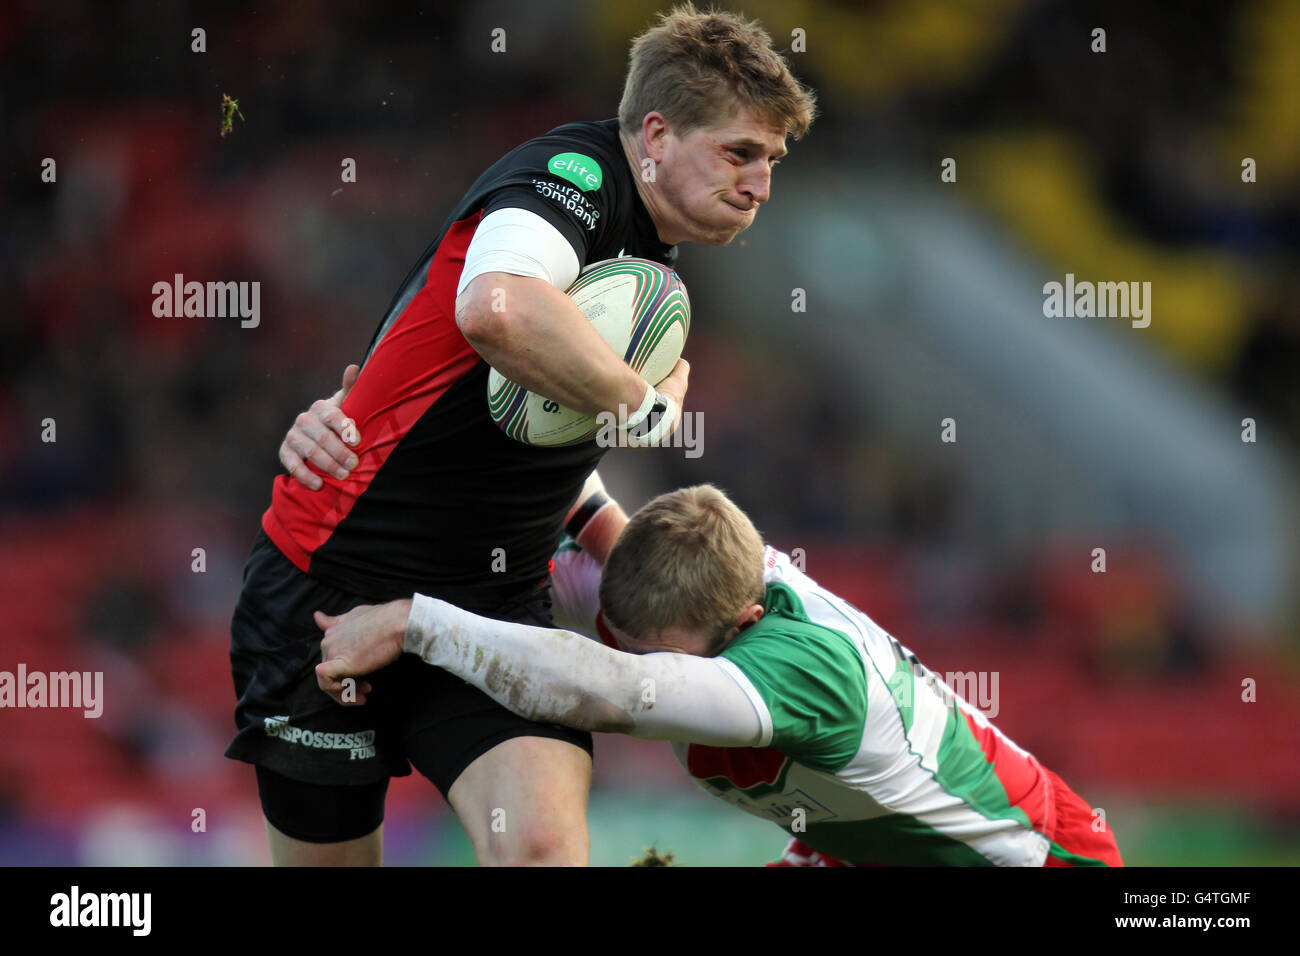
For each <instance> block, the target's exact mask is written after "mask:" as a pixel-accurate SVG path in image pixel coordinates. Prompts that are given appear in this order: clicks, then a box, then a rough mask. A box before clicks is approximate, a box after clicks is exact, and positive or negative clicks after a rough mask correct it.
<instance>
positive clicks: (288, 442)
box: [280, 365, 361, 491]
mask: <svg viewBox="0 0 1300 956" xmlns="http://www.w3.org/2000/svg"><path fill="white" fill-rule="evenodd" d="M360 374H361V367H360V366H359V365H349V366H348V367H347V368H346V369H344V370H343V387H342V388H340V389H339V390H338V391H337V392H335V393H334V395H333V396H332V397H330V398H322V399H317V400H316V401H315V402H313V403H312V406H311V408H309V409H307V411H305V412H303V413H301V414H300V415H299V416H298V417H297V418H296V419H295V420H294V423H293V427H292V428H290V429H289V431H288V432H287V433H286V434H285V436H284V441H283V442H281V443H280V464H282V465H284V470H285V471H287V472H288V473H289V474H290V475H292V476H293V477H294V478H296V479H298V481H300V482H301V483H302V484H304V485H306V486H307V487H308V488H310V489H311V490H312V491H315V490H317V489H318V488H320V486H321V484H322V482H321V480H320V476H319V475H317V474H316V473H315V472H314V471H312V470H311V469H310V468H308V467H307V464H306V463H307V462H308V461H310V462H311V463H312V464H313V465H315V466H316V467H317V468H319V469H320V470H321V471H322V472H325V473H326V474H330V475H333V476H334V477H335V478H338V479H339V480H340V481H341V480H343V479H344V478H346V477H347V476H348V475H349V474H350V473H351V472H352V469H353V468H355V467H357V456H356V455H355V454H353V452H352V451H351V449H350V448H349V447H348V446H349V445H351V446H353V447H355V446H356V445H357V444H358V443H359V442H360V441H361V435H360V433H359V432H358V431H357V425H356V422H354V421H353V420H352V419H350V418H348V417H347V415H345V414H343V409H342V408H341V407H340V406H342V404H343V399H345V398H347V396H348V392H350V391H351V390H352V386H353V385H354V384H355V383H356V381H357V377H358V376H359V375H360Z"/></svg>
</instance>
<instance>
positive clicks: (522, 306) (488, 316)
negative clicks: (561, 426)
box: [456, 272, 646, 415]
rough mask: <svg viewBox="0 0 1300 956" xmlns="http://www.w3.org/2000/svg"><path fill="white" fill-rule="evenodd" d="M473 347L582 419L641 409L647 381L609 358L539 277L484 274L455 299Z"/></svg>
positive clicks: (573, 309)
mask: <svg viewBox="0 0 1300 956" xmlns="http://www.w3.org/2000/svg"><path fill="white" fill-rule="evenodd" d="M456 321H457V323H458V324H459V326H460V329H461V331H462V333H463V334H464V335H465V338H466V339H467V340H468V341H469V343H470V345H472V346H473V347H474V350H475V351H476V352H478V353H479V355H481V356H482V357H483V359H484V360H485V361H486V362H487V363H488V364H489V365H491V366H492V367H493V368H495V369H496V370H497V371H498V372H500V373H501V374H502V375H504V376H505V377H506V378H508V379H510V380H511V381H513V382H516V383H518V384H519V385H522V386H523V387H524V388H526V389H528V390H529V391H533V392H536V393H537V394H539V395H543V396H545V397H546V398H550V399H553V400H555V401H557V402H559V403H560V404H561V405H564V406H566V407H568V408H572V409H574V410H575V411H578V412H582V413H583V414H584V415H596V414H599V413H600V412H604V411H608V412H613V413H614V414H618V412H619V406H620V405H622V406H625V407H626V408H627V410H628V413H629V414H630V413H632V412H634V411H636V410H637V409H638V408H640V407H641V405H642V403H643V401H644V400H645V397H646V382H645V379H643V378H642V377H641V376H640V375H638V374H637V373H636V372H634V371H633V370H632V369H631V368H630V367H629V366H628V364H627V363H626V362H624V361H623V360H622V359H621V358H620V357H619V356H618V355H617V354H615V353H614V351H613V349H611V348H610V347H609V346H608V345H607V344H606V343H605V340H604V339H602V338H601V337H600V333H599V332H597V331H596V330H595V328H593V327H592V325H591V323H590V322H589V321H587V318H586V317H585V316H584V315H583V314H582V312H581V311H580V310H579V309H578V307H577V306H576V305H575V304H574V302H573V300H572V299H570V298H569V297H568V296H567V295H565V294H564V293H563V292H561V291H560V290H559V289H557V288H555V287H554V286H552V285H550V284H549V283H547V282H545V281H543V280H541V279H533V278H528V277H524V276H514V275H509V274H507V273H503V272H490V273H485V274H483V275H481V276H478V277H477V278H475V279H474V281H473V282H471V283H470V284H469V286H468V287H467V288H466V289H465V291H464V292H463V293H462V294H461V296H460V298H459V299H457V301H456Z"/></svg>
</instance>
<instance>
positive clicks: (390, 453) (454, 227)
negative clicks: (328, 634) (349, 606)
mask: <svg viewBox="0 0 1300 956" xmlns="http://www.w3.org/2000/svg"><path fill="white" fill-rule="evenodd" d="M503 208H520V209H527V210H529V211H531V212H534V213H536V214H538V215H539V216H541V217H543V218H544V219H546V220H547V221H548V222H550V223H551V224H553V225H554V226H555V227H556V228H557V229H558V230H559V231H560V233H561V234H563V235H564V237H565V238H566V239H567V240H568V241H569V242H570V243H571V244H572V246H573V249H574V252H575V253H576V254H577V256H578V261H579V263H581V265H583V266H586V265H588V264H589V263H592V262H597V261H600V260H602V259H612V258H614V257H616V256H619V255H629V256H640V257H642V258H646V259H653V260H655V261H657V262H662V263H664V264H666V265H671V264H672V263H673V261H674V260H675V258H676V251H677V250H676V248H675V247H672V246H667V245H665V244H664V243H662V242H660V241H659V237H658V235H657V233H656V231H655V227H654V223H653V221H652V220H651V218H650V215H649V213H648V212H647V211H646V208H645V205H644V204H643V203H642V202H641V198H640V196H639V195H638V194H637V190H636V183H635V181H634V179H633V173H632V169H631V167H630V166H629V164H628V161H627V158H626V156H625V154H624V152H623V148H622V146H621V144H620V142H619V137H618V121H617V120H614V119H611V120H605V121H603V122H597V123H570V124H568V125H565V126H561V127H558V128H557V129H553V130H551V131H550V132H549V133H547V134H546V135H545V136H539V137H537V138H536V139H532V140H529V141H528V142H526V143H524V144H523V145H522V146H519V147H517V148H516V149H514V150H512V151H511V152H509V153H508V154H506V156H504V157H503V158H502V159H500V160H499V161H498V162H496V163H495V164H493V165H492V166H491V168H489V169H488V170H487V172H485V173H484V174H483V175H482V176H480V177H479V178H478V180H477V181H476V182H475V183H474V185H473V186H471V187H470V189H469V192H467V193H466V194H465V197H464V198H463V199H462V200H461V201H460V203H459V204H458V205H457V206H456V209H455V211H453V212H452V214H451V216H450V217H449V218H448V219H447V221H446V223H445V224H444V225H443V227H442V231H441V232H440V233H439V234H438V237H437V238H436V239H435V240H434V241H433V242H432V243H431V244H430V245H429V247H428V248H427V249H425V251H424V253H423V255H421V256H420V259H419V261H418V262H416V264H415V266H414V267H413V268H412V269H411V271H410V272H409V273H408V274H407V277H406V279H405V280H404V281H403V282H402V285H401V287H400V288H399V289H398V290H397V294H396V295H395V296H394V297H393V301H392V303H391V304H390V305H389V307H388V311H387V312H386V314H385V315H384V318H383V321H382V322H380V323H379V327H378V329H376V331H375V334H374V336H373V338H372V339H371V342H370V346H369V348H368V350H367V353H366V359H365V363H364V365H363V366H362V369H361V377H360V378H359V379H358V380H357V383H356V385H355V386H353V388H352V391H351V392H350V393H349V394H348V397H347V399H346V400H345V401H344V403H343V410H344V412H346V413H347V414H348V416H350V417H351V418H352V419H354V420H355V421H356V423H357V427H358V429H359V430H360V432H361V443H360V445H359V446H358V447H357V448H356V452H357V457H358V459H359V464H358V466H357V467H356V469H355V470H354V471H353V472H352V474H351V475H350V476H349V477H348V478H347V479H346V480H344V481H339V480H338V479H336V478H334V477H333V476H332V475H325V474H322V475H321V479H322V481H323V483H324V484H323V486H322V487H321V489H320V490H319V491H311V490H310V489H308V488H306V487H304V486H303V485H301V484H299V483H298V482H297V481H296V480H294V479H293V478H291V477H289V476H288V475H280V476H279V477H278V478H276V480H275V485H274V489H273V491H272V494H271V507H270V508H268V509H267V511H266V513H265V514H264V515H263V516H262V527H263V528H264V529H265V531H266V533H267V535H268V536H269V537H270V538H271V540H272V541H273V542H275V544H276V546H277V547H278V548H279V549H280V550H281V551H282V552H283V553H284V555H285V556H286V557H287V558H288V559H289V560H290V561H292V562H293V563H294V564H295V565H297V567H298V568H300V569H301V570H303V571H305V572H308V573H309V574H311V575H313V576H314V577H317V578H319V579H321V580H322V581H325V582H327V583H329V584H332V585H334V586H336V587H339V588H342V589H345V590H348V591H351V592H352V593H354V594H357V595H358V596H361V597H366V598H370V599H373V600H376V601H386V600H392V599H394V598H398V597H404V596H408V595H410V594H411V593H412V592H414V591H419V592H421V593H424V594H428V595H431V596H434V597H438V598H442V599H443V600H446V601H449V602H451V603H453V604H457V605H459V606H461V607H464V608H466V609H467V610H471V611H475V612H478V613H485V614H487V613H491V612H492V611H493V610H494V609H495V608H497V607H499V606H500V605H501V604H502V603H504V602H506V601H510V600H514V599H518V597H519V596H521V595H523V594H525V593H527V592H529V591H531V590H533V589H534V588H535V587H536V586H537V583H538V581H539V580H541V579H543V578H545V577H546V575H547V562H548V561H549V559H550V557H551V555H552V553H553V552H554V549H555V547H556V545H557V543H558V541H559V539H560V535H561V531H562V525H563V521H564V516H565V513H566V512H567V510H568V508H569V506H570V505H571V504H572V503H573V500H574V498H575V497H577V494H578V492H579V490H580V489H581V487H582V483H583V481H584V480H585V479H586V477H587V475H589V474H590V473H591V470H592V469H593V468H595V466H596V463H597V462H598V461H599V459H600V457H601V455H602V454H603V452H604V449H602V448H599V447H598V446H597V445H596V442H595V440H594V439H593V440H592V441H589V442H584V443H582V444H579V445H573V446H569V447H566V448H534V447H532V446H529V445H525V444H522V443H520V442H517V441H515V440H513V439H511V438H509V437H507V436H506V434H505V433H504V432H503V431H501V429H500V428H498V427H497V426H496V424H495V423H493V421H492V419H491V418H490V417H489V415H488V407H487V376H488V365H487V363H486V362H484V361H483V360H482V359H481V358H480V357H479V355H478V353H477V352H475V351H474V349H473V348H471V347H470V344H469V343H468V342H467V341H466V340H465V337H464V336H463V335H462V334H461V332H460V329H459V328H458V327H457V325H456V317H455V301H456V286H457V283H458V280H459V278H460V274H461V270H462V268H463V267H464V264H465V252H466V250H467V248H468V247H469V243H470V239H471V237H472V236H473V235H474V230H475V229H476V228H477V226H478V223H479V222H480V220H481V219H482V218H483V217H484V216H486V215H487V214H488V213H490V212H493V211H495V210H497V209H503ZM497 548H501V549H503V551H500V552H498V551H496V550H495V549H497ZM496 558H503V559H504V563H505V570H504V571H494V570H493V563H494V559H496ZM500 564H501V562H500V561H499V560H498V561H497V562H496V566H497V567H500Z"/></svg>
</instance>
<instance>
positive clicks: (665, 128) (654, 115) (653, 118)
mask: <svg viewBox="0 0 1300 956" xmlns="http://www.w3.org/2000/svg"><path fill="white" fill-rule="evenodd" d="M671 132H672V128H671V127H670V126H669V125H668V119H667V117H665V116H664V114H663V113H660V112H659V111H658V110H652V111H650V112H649V113H646V115H645V117H644V118H643V119H642V120H641V145H642V147H643V148H644V149H645V151H646V155H647V156H648V157H650V158H651V159H653V160H654V161H655V162H656V163H659V162H662V161H663V158H664V147H665V145H666V140H667V138H668V134H669V133H671Z"/></svg>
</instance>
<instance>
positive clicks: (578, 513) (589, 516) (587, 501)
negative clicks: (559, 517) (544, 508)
mask: <svg viewBox="0 0 1300 956" xmlns="http://www.w3.org/2000/svg"><path fill="white" fill-rule="evenodd" d="M627 520H628V519H627V512H625V511H624V510H623V508H622V506H620V505H619V503H618V502H617V501H615V500H614V499H613V498H611V497H610V496H609V493H608V492H607V491H606V490H605V483H604V482H602V481H601V480H600V473H599V472H595V471H593V472H592V473H591V474H590V475H589V476H588V477H587V481H586V483H585V484H584V485H583V486H582V491H581V492H579V493H578V498H577V500H576V501H574V503H573V507H572V508H570V509H569V512H568V514H567V515H565V517H564V530H565V531H566V532H567V533H568V534H569V535H571V536H572V537H573V539H574V540H575V541H576V542H577V543H578V547H580V548H582V550H583V551H585V552H587V553H588V554H590V555H591V556H592V557H593V558H595V559H596V562H597V563H599V564H602V565H603V564H604V563H605V559H606V558H607V557H609V550H610V548H612V547H614V542H615V541H616V540H618V536H619V535H620V534H622V532H623V528H624V527H625V526H626V525H627Z"/></svg>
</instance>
